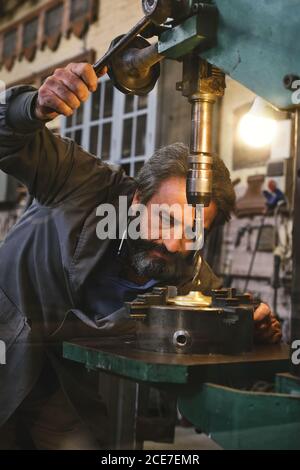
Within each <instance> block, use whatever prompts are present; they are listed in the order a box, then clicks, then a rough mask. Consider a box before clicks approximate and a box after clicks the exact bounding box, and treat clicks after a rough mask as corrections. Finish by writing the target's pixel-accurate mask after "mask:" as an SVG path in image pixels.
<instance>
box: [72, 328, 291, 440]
mask: <svg viewBox="0 0 300 470" xmlns="http://www.w3.org/2000/svg"><path fill="white" fill-rule="evenodd" d="M63 356H64V358H65V359H68V360H71V361H75V362H77V363H80V364H82V365H83V366H84V367H86V368H87V369H88V370H94V371H97V372H98V373H99V374H100V380H99V385H100V386H99V393H100V394H101V396H103V397H104V400H105V402H106V405H107V407H108V412H109V417H110V422H111V429H110V430H108V432H109V433H110V434H111V439H110V442H111V444H110V447H111V448H112V449H140V448H142V445H143V441H144V440H145V436H143V428H142V424H141V423H142V422H141V420H140V419H139V418H140V414H141V406H140V401H141V396H142V394H143V393H142V392H143V391H144V390H145V387H146V389H147V388H149V387H156V388H158V389H159V390H161V391H163V392H168V393H170V394H171V395H170V396H172V397H173V398H174V399H176V401H178V407H179V410H180V412H181V413H182V415H183V416H184V417H185V418H186V419H188V420H189V421H190V422H191V423H192V424H193V425H194V426H195V428H196V429H199V430H201V432H204V433H206V434H207V435H209V436H210V437H211V438H212V439H213V440H214V441H216V442H217V443H218V444H219V445H220V446H221V447H223V448H225V449H300V379H299V380H298V379H295V378H294V377H292V376H290V375H289V374H288V373H287V371H288V370H289V366H290V360H289V348H288V346H286V345H284V344H281V345H270V346H256V347H255V348H254V350H253V351H252V352H249V353H244V354H240V355H236V356H227V355H196V354H194V355H179V354H165V353H164V354H160V353H154V352H153V353H152V352H146V351H140V350H138V349H137V348H136V344H135V339H134V338H133V337H122V338H120V337H114V338H100V339H90V340H88V339H85V340H83V339H80V340H72V341H70V342H65V343H64V345H63ZM259 381H263V385H264V388H263V389H262V390H263V391H261V388H260V389H259V391H253V384H256V387H257V383H258V382H259ZM266 382H270V383H271V382H272V383H273V384H274V389H273V390H272V391H271V392H269V391H266V390H267V389H266ZM144 424H145V423H144ZM173 424H174V425H175V422H174V423H173Z"/></svg>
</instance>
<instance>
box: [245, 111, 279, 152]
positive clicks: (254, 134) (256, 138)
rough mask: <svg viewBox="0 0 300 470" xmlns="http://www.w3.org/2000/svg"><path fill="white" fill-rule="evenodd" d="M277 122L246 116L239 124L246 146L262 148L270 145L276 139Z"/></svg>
mask: <svg viewBox="0 0 300 470" xmlns="http://www.w3.org/2000/svg"><path fill="white" fill-rule="evenodd" d="M276 130H277V122H276V121H275V120H274V119H269V118H263V117H258V116H252V115H251V114H245V116H243V117H242V119H241V121H240V124H239V135H240V137H241V139H243V141H244V142H245V144H247V145H249V146H250V147H255V148H260V147H265V146H267V145H270V143H271V142H272V140H273V139H274V137H275V134H276Z"/></svg>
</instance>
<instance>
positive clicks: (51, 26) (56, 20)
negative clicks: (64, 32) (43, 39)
mask: <svg viewBox="0 0 300 470" xmlns="http://www.w3.org/2000/svg"><path fill="white" fill-rule="evenodd" d="M63 13H64V5H63V3H61V4H60V5H57V6H55V7H54V8H51V9H50V10H48V11H47V12H46V15H45V36H47V37H51V36H56V35H58V34H60V33H61V29H62V21H63Z"/></svg>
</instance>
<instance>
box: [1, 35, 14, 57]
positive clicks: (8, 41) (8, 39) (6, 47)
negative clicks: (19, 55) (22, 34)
mask: <svg viewBox="0 0 300 470" xmlns="http://www.w3.org/2000/svg"><path fill="white" fill-rule="evenodd" d="M16 49H17V30H16V29H13V30H12V31H9V32H8V33H6V34H5V36H4V43H3V56H4V58H9V57H13V56H15V54H16Z"/></svg>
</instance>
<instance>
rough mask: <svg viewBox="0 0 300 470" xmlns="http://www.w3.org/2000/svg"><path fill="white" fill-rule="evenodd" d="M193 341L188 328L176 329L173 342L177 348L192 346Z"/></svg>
mask: <svg viewBox="0 0 300 470" xmlns="http://www.w3.org/2000/svg"><path fill="white" fill-rule="evenodd" d="M191 341H192V339H191V336H190V334H189V332H188V331H186V330H178V331H175V333H174V335H173V344H174V346H175V348H180V349H183V348H186V347H188V346H190V344H191Z"/></svg>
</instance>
